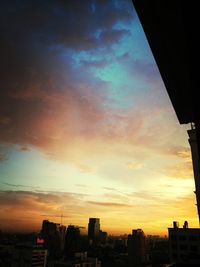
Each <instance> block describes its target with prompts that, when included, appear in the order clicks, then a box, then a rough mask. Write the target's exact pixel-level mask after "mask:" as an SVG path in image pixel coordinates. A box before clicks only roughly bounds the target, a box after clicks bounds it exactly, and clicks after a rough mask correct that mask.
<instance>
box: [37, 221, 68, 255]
mask: <svg viewBox="0 0 200 267" xmlns="http://www.w3.org/2000/svg"><path fill="white" fill-rule="evenodd" d="M63 231H64V229H62V228H60V224H58V223H54V222H50V221H48V220H44V221H43V223H42V230H41V237H42V239H44V247H45V248H47V249H48V252H49V256H50V258H59V257H60V255H61V253H62V247H63V245H62V244H63V242H64V241H63Z"/></svg>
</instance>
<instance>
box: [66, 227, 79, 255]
mask: <svg viewBox="0 0 200 267" xmlns="http://www.w3.org/2000/svg"><path fill="white" fill-rule="evenodd" d="M80 251H81V235H80V229H79V227H77V226H74V225H69V226H68V227H67V231H66V236H65V253H64V254H65V256H66V258H68V259H73V258H74V256H75V253H76V252H80Z"/></svg>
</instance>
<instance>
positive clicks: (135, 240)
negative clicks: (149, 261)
mask: <svg viewBox="0 0 200 267" xmlns="http://www.w3.org/2000/svg"><path fill="white" fill-rule="evenodd" d="M145 261H146V240H145V235H144V232H143V231H142V230H141V229H137V230H132V235H129V236H128V267H138V266H141V265H142V264H143V263H145Z"/></svg>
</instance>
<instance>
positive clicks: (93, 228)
mask: <svg viewBox="0 0 200 267" xmlns="http://www.w3.org/2000/svg"><path fill="white" fill-rule="evenodd" d="M99 234H100V219H99V218H89V223H88V240H89V242H90V243H97V242H98V239H99Z"/></svg>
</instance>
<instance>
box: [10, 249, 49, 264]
mask: <svg viewBox="0 0 200 267" xmlns="http://www.w3.org/2000/svg"><path fill="white" fill-rule="evenodd" d="M46 264H47V249H44V248H41V247H39V246H32V245H29V244H20V245H17V246H16V247H15V249H14V251H13V255H12V263H11V267H22V266H23V267H32V266H35V267H45V266H46Z"/></svg>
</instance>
